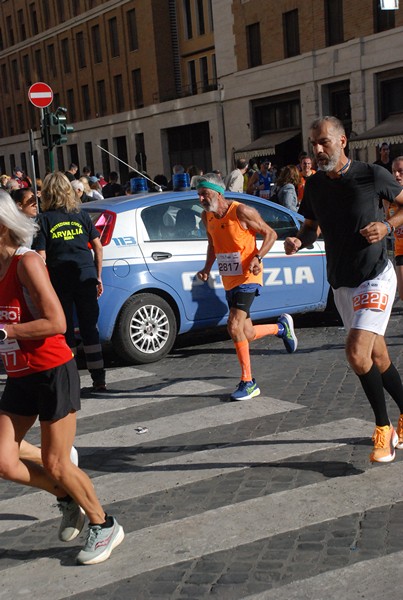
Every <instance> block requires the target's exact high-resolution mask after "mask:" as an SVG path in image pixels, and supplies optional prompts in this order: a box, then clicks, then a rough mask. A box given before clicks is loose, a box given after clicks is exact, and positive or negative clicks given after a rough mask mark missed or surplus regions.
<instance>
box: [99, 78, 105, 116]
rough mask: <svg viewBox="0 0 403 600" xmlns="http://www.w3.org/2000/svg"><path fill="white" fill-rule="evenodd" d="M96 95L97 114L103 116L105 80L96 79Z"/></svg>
mask: <svg viewBox="0 0 403 600" xmlns="http://www.w3.org/2000/svg"><path fill="white" fill-rule="evenodd" d="M97 96H98V115H99V116H100V117H103V116H104V115H106V111H107V106H106V92H105V81H104V80H103V79H102V80H101V81H97Z"/></svg>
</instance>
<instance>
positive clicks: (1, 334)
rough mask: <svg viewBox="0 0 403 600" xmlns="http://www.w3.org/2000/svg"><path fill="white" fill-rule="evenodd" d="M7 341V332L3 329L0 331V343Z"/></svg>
mask: <svg viewBox="0 0 403 600" xmlns="http://www.w3.org/2000/svg"><path fill="white" fill-rule="evenodd" d="M6 339H7V331H6V330H5V329H0V342H4V340H6Z"/></svg>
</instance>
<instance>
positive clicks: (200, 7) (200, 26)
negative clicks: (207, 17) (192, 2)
mask: <svg viewBox="0 0 403 600" xmlns="http://www.w3.org/2000/svg"><path fill="white" fill-rule="evenodd" d="M196 6H197V33H198V34H199V35H204V34H205V33H206V25H205V22H204V0H196Z"/></svg>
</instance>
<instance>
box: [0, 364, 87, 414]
mask: <svg viewBox="0 0 403 600" xmlns="http://www.w3.org/2000/svg"><path fill="white" fill-rule="evenodd" d="M0 410H2V411H3V412H7V413H11V414H14V415H20V416H24V417H32V416H34V415H38V416H39V420H40V421H57V420H58V419H62V418H63V417H65V416H67V415H68V414H69V413H71V412H72V411H76V410H80V377H79V374H78V371H77V365H76V361H75V359H74V358H73V359H72V360H70V361H69V362H67V363H65V364H63V365H60V366H59V367H54V368H53V369H49V370H47V371H41V372H40V373H33V374H32V375H26V376H25V377H8V378H7V381H6V385H5V388H4V392H3V395H2V397H1V400H0Z"/></svg>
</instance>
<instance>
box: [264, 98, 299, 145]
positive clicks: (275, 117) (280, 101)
mask: <svg viewBox="0 0 403 600" xmlns="http://www.w3.org/2000/svg"><path fill="white" fill-rule="evenodd" d="M254 119H255V131H256V133H257V135H259V136H260V135H264V134H265V133H270V132H272V131H278V130H280V129H284V130H285V129H297V128H300V127H301V116H300V101H299V97H298V98H297V97H296V98H284V97H279V96H275V97H273V98H270V99H267V98H265V99H262V100H258V101H256V102H255V103H254Z"/></svg>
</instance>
